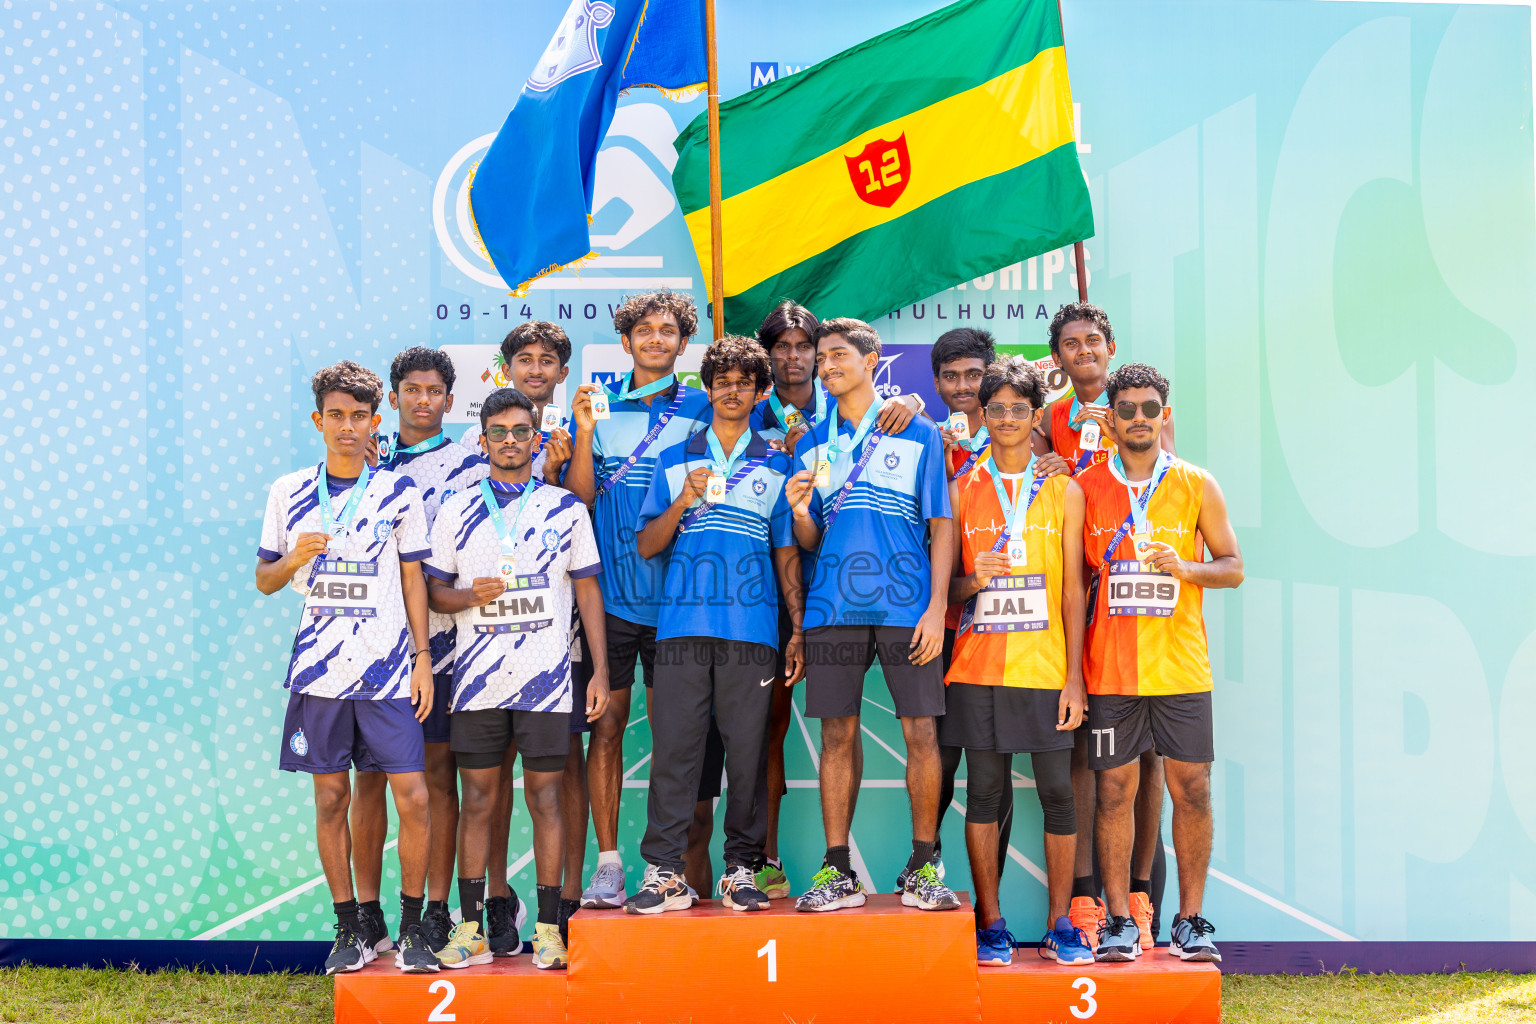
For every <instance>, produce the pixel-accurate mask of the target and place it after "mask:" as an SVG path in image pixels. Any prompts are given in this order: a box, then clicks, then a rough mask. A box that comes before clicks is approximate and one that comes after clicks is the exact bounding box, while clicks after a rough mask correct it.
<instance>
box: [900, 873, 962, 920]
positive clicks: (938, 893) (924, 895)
mask: <svg viewBox="0 0 1536 1024" xmlns="http://www.w3.org/2000/svg"><path fill="white" fill-rule="evenodd" d="M901 905H902V906H904V907H916V908H918V909H919V910H959V909H960V897H958V896H956V895H955V894H954V893H953V892H951V891H950V889H949V886H947V885H945V884H944V880H943V879H941V878H940V877H939V869H938V868H936V867H934V866H933V864H932V863H928V864H924V865H923V866H922V867H920V868H918V869H917V870H916V871H913V872H910V873H909V874H908V875H907V887H906V888H905V889H903V890H901Z"/></svg>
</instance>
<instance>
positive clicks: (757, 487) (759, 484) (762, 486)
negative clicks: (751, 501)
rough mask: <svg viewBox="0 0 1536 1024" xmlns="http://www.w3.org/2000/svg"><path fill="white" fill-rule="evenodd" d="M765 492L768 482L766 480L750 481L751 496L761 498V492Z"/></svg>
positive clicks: (760, 478) (759, 478)
mask: <svg viewBox="0 0 1536 1024" xmlns="http://www.w3.org/2000/svg"><path fill="white" fill-rule="evenodd" d="M766 490H768V481H767V480H764V479H763V478H762V477H758V478H757V479H756V480H753V481H752V493H753V494H756V495H757V496H758V497H762V495H763V492H764V491H766Z"/></svg>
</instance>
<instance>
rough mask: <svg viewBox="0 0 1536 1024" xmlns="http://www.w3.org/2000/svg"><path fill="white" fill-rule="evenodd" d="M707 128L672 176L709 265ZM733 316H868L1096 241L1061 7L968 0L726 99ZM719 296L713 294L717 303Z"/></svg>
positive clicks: (743, 322)
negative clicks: (793, 306)
mask: <svg viewBox="0 0 1536 1024" xmlns="http://www.w3.org/2000/svg"><path fill="white" fill-rule="evenodd" d="M708 135H709V129H708V122H707V119H706V117H705V115H704V114H700V115H699V116H698V117H697V118H695V119H694V121H693V123H692V124H690V125H689V126H688V127H687V128H685V129H684V130H683V132H682V134H681V135H679V136H678V138H677V142H676V146H677V151H678V154H679V159H678V162H677V167H676V169H675V170H674V171H673V173H672V180H673V183H674V185H675V187H676V190H677V198H678V201H679V202H680V203H681V204H682V208H683V210H684V212H685V213H686V215H687V222H688V230H689V232H690V234H692V236H693V244H694V247H695V248H696V249H697V250H698V254H699V263H700V265H701V266H702V267H703V268H704V271H705V273H706V275H707V274H708V272H709V266H710V239H709V147H708ZM720 144H721V160H720V165H721V184H722V188H721V196H722V199H723V206H722V238H723V242H724V248H723V255H724V261H725V302H724V308H725V319H726V329H727V330H729V331H732V332H738V333H747V334H750V333H751V332H753V331H755V330H756V328H757V325H758V322H759V320H760V319H761V318H762V317H763V316H764V315H766V314H767V312H768V311H769V309H771V308H772V307H773V304H774V303H775V302H776V301H777V300H779V299H781V298H793V299H795V300H796V301H798V302H801V303H804V304H805V305H807V306H809V307H810V308H811V309H813V310H814V311H815V312H816V313H817V314H818V315H821V316H826V317H832V316H856V317H860V318H862V319H865V320H873V319H875V318H876V317H879V316H883V315H884V314H886V313H889V312H890V311H891V310H893V309H896V308H898V307H900V306H902V305H905V304H906V303H908V302H911V301H913V300H915V299H920V298H923V297H924V296H928V295H932V294H933V293H935V292H937V291H940V290H942V289H944V288H948V287H950V286H952V285H955V284H958V283H960V282H962V281H966V280H969V279H970V278H973V277H978V276H980V275H982V274H987V273H990V272H992V271H994V270H996V269H997V268H999V267H1003V266H1007V265H1008V264H1010V263H1014V262H1017V261H1018V260H1021V259H1026V258H1028V257H1030V256H1035V255H1038V254H1039V253H1042V252H1048V251H1050V250H1051V249H1055V248H1058V247H1059V246H1062V245H1064V244H1067V243H1069V242H1074V241H1077V240H1079V239H1084V238H1088V237H1090V236H1091V235H1092V234H1093V210H1092V208H1091V207H1090V205H1089V202H1088V186H1087V183H1086V182H1085V181H1084V180H1083V172H1082V169H1081V168H1080V167H1079V166H1078V162H1077V146H1076V139H1075V133H1074V131H1073V119H1072V89H1071V86H1070V84H1069V83H1068V81H1067V59H1066V53H1065V50H1064V49H1063V47H1062V35H1061V20H1060V17H1059V15H1058V14H1057V9H1056V3H1055V0H962V2H960V3H956V4H951V5H950V6H948V7H945V8H943V9H942V10H939V11H935V12H934V13H933V14H930V15H927V16H926V17H923V18H919V19H918V20H916V21H913V22H910V23H908V24H906V25H903V26H901V27H900V28H897V29H894V30H892V31H890V32H887V33H885V34H884V35H881V36H876V37H875V38H873V39H870V40H867V41H865V42H863V43H860V44H859V45H857V46H855V47H853V48H852V49H849V50H845V51H844V52H842V53H840V54H838V55H837V56H835V57H832V58H830V59H828V60H825V61H822V62H821V63H820V64H816V65H814V66H812V67H810V68H807V69H806V70H805V71H802V72H800V73H798V74H794V75H790V76H788V77H785V78H781V79H779V80H778V81H776V82H774V83H772V84H770V85H767V86H764V87H762V88H760V89H755V90H753V91H752V92H749V93H746V94H745V95H743V96H739V97H737V98H735V99H732V100H729V101H727V102H725V103H722V104H721V105H720ZM712 298H714V299H715V300H716V301H717V302H718V301H719V296H712Z"/></svg>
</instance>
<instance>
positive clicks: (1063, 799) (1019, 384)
mask: <svg viewBox="0 0 1536 1024" xmlns="http://www.w3.org/2000/svg"><path fill="white" fill-rule="evenodd" d="M979 391H980V396H981V403H982V410H983V414H984V416H985V421H986V426H987V429H988V432H989V434H990V436H991V439H992V440H991V445H992V458H991V459H989V460H988V461H986V462H984V463H978V464H977V465H976V466H975V467H974V468H973V469H971V470H969V471H968V472H966V473H965V474H963V475H962V476H959V477H957V478H956V479H955V480H954V482H953V483H951V484H950V504H951V505H952V506H953V508H954V518H955V527H956V529H955V566H956V569H955V572H956V575H955V577H954V578H953V579H952V580H951V581H950V585H949V598H950V600H951V602H953V604H954V605H963V607H964V613H963V615H962V617H961V620H960V624H959V632H958V635H957V636H956V638H955V649H954V659H953V661H952V663H951V665H950V667H949V673H948V675H947V677H946V680H945V681H946V682H947V683H948V684H949V689H948V693H947V695H946V711H945V715H944V717H943V718H941V719H940V720H939V742H940V744H942V745H944V746H941V748H940V749H945V747H953V748H963V749H964V751H965V759H966V764H967V775H968V782H967V788H966V796H965V803H966V807H965V844H966V848H967V851H968V852H969V853H970V859H971V881H972V887H973V888H974V889H975V892H976V924H977V929H976V958H977V962H978V963H980V964H982V965H991V966H1004V965H1006V964H1008V963H1010V962H1012V959H1013V937H1012V936H1011V935H1010V934H1009V932H1008V928H1007V925H1006V923H1005V922H1004V921H1003V916H1002V911H1001V908H1000V907H999V906H998V900H997V890H998V882H999V878H1000V871H1001V869H1000V866H999V863H998V850H999V847H1000V846H1003V845H1004V844H1005V843H1006V842H1007V840H1006V839H1005V838H1003V836H1002V835H1001V822H1002V820H1003V817H1002V815H1003V811H1004V809H1005V808H1007V807H1010V806H1011V803H1012V801H1011V795H1012V791H1013V782H1012V760H1013V755H1014V754H1024V753H1027V754H1029V755H1030V761H1031V765H1032V767H1033V774H1034V778H1035V793H1036V795H1037V796H1038V797H1039V798H1040V807H1041V810H1042V811H1043V812H1044V819H1045V869H1046V877H1047V890H1048V900H1047V907H1046V909H1047V914H1046V935H1045V938H1044V939H1043V940H1042V942H1041V945H1042V947H1043V948H1044V949H1045V950H1046V952H1047V953H1048V954H1051V955H1053V956H1054V958H1055V960H1056V962H1057V963H1060V964H1066V965H1076V964H1082V963H1091V962H1092V961H1093V952H1092V950H1091V949H1089V948H1088V940H1087V938H1086V937H1085V936H1084V935H1083V933H1082V932H1081V931H1080V930H1078V929H1077V928H1076V927H1074V926H1073V925H1072V924H1071V923H1070V921H1069V920H1068V918H1067V901H1068V899H1069V898H1070V894H1071V886H1072V860H1073V852H1074V847H1075V845H1076V842H1077V839H1076V833H1077V820H1076V813H1075V811H1074V809H1073V806H1072V773H1071V766H1072V730H1074V729H1076V728H1077V726H1078V725H1079V723H1080V722H1081V721H1082V716H1083V711H1084V709H1085V707H1086V705H1087V697H1086V691H1085V689H1084V685H1083V672H1082V642H1083V626H1084V623H1083V613H1084V603H1083V600H1084V598H1083V575H1082V570H1083V550H1082V531H1081V530H1073V531H1068V530H1065V529H1064V528H1063V508H1064V506H1063V500H1062V499H1063V495H1065V493H1066V490H1067V487H1068V485H1069V481H1068V479H1067V477H1065V476H1063V475H1060V474H1058V475H1055V476H1049V477H1047V476H1038V477H1037V476H1035V475H1034V473H1033V472H1032V470H1033V465H1032V463H1033V462H1034V455H1033V453H1032V452H1031V451H1030V448H1029V435H1030V432H1031V431H1032V430H1033V429H1034V425H1035V423H1036V422H1037V421H1038V420H1039V419H1040V415H1041V413H1042V411H1043V410H1042V408H1041V406H1042V405H1043V404H1044V399H1045V393H1044V392H1045V388H1044V383H1043V382H1042V381H1041V379H1040V371H1039V370H1037V369H1035V367H1034V365H1033V364H1031V363H1029V362H1027V361H1026V360H1024V359H1022V358H1018V357H1015V358H1013V359H1009V360H1005V361H1003V362H995V363H992V364H991V365H990V366H988V367H987V369H986V372H985V374H984V375H983V376H982V378H981V382H980V387H979Z"/></svg>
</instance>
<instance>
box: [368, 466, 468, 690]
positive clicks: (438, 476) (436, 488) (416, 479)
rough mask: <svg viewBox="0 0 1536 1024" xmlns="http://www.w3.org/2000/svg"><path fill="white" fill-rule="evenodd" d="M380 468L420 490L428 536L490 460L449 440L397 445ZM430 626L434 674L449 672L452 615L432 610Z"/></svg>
mask: <svg viewBox="0 0 1536 1024" xmlns="http://www.w3.org/2000/svg"><path fill="white" fill-rule="evenodd" d="M379 468H380V469H388V470H392V471H394V472H396V473H399V474H401V475H402V476H408V477H410V478H411V482H412V483H414V484H415V485H416V490H417V491H418V492H419V493H420V494H421V504H422V508H423V510H424V511H425V512H426V515H427V533H428V535H429V536H430V535H431V532H432V524H433V523H434V522H436V521H437V510H438V508H439V507H440V506H441V505H442V503H443V502H444V501H447V500H448V499H449V498H451V497H453V496H454V495H455V494H457V493H458V492H459V491H468V490H473V489H474V488H475V485H477V484H478V483H479V482H480V481H481V480H484V479H485V478H486V477H488V476H490V474H491V464H490V463H489V462H488V461H486V458H485V454H484V453H483V452H481V451H480V450H479V449H478V448H469V447H466V446H465V445H462V444H459V443H458V442H456V441H447V440H445V441H443V443H442V444H440V445H438V446H437V447H435V448H431V449H428V450H427V451H424V452H409V453H408V452H401V451H399V450H398V449H397V450H396V451H395V452H394V453H393V454H392V455H390V457H389V458H388V459H385V460H382V461H380V463H379ZM427 630H428V632H429V633H430V635H431V648H432V674H433V675H434V676H441V675H447V674H448V673H451V672H452V671H453V635H454V625H453V616H451V615H443V614H441V613H440V612H431V613H430V614H429V615H428V622H427Z"/></svg>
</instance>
